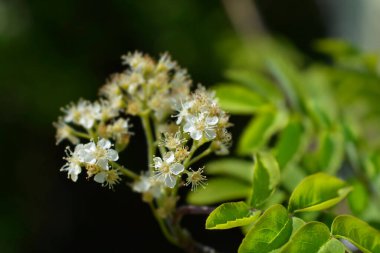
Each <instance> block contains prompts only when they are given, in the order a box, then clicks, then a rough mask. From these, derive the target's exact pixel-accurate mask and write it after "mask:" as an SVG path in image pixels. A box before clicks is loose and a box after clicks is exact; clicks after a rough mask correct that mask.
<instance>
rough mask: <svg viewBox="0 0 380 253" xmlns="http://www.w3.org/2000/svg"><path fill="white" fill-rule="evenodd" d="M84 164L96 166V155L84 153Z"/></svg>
mask: <svg viewBox="0 0 380 253" xmlns="http://www.w3.org/2000/svg"><path fill="white" fill-rule="evenodd" d="M83 162H85V163H89V164H95V163H96V157H95V156H94V153H84V154H83Z"/></svg>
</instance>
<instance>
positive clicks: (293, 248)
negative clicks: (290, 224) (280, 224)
mask: <svg viewBox="0 0 380 253" xmlns="http://www.w3.org/2000/svg"><path fill="white" fill-rule="evenodd" d="M344 251H345V248H344V246H343V244H342V243H341V242H339V241H338V240H336V239H332V240H331V239H330V230H329V228H328V227H327V226H326V225H325V224H323V223H321V222H310V223H307V224H305V225H303V226H302V227H301V228H300V229H299V230H298V231H297V232H296V233H295V234H294V235H293V236H292V238H291V239H290V240H289V242H288V243H287V244H286V245H285V246H284V247H283V248H282V249H281V250H280V252H281V253H295V252H297V253H344Z"/></svg>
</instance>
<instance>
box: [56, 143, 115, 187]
mask: <svg viewBox="0 0 380 253" xmlns="http://www.w3.org/2000/svg"><path fill="white" fill-rule="evenodd" d="M66 155H67V156H66V157H65V158H64V159H65V160H66V161H67V163H66V164H65V165H64V166H63V167H62V168H61V171H67V174H68V178H70V179H71V180H72V181H74V182H76V181H77V180H78V175H79V174H80V173H81V172H82V167H84V168H85V169H86V170H87V175H88V178H90V177H92V176H93V177H94V181H95V182H98V183H100V184H103V185H108V186H109V187H110V188H112V187H113V185H114V184H116V183H118V182H119V181H120V177H119V172H118V171H117V169H111V166H110V163H112V162H114V161H117V160H118V159H119V155H118V153H117V151H116V150H114V149H112V148H111V142H110V141H109V140H106V139H100V140H99V141H98V142H97V143H95V142H93V141H91V142H89V143H87V144H78V145H76V146H75V149H74V151H71V150H70V149H69V148H67V152H66Z"/></svg>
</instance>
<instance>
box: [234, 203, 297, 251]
mask: <svg viewBox="0 0 380 253" xmlns="http://www.w3.org/2000/svg"><path fill="white" fill-rule="evenodd" d="M291 233H292V220H291V219H290V218H289V214H288V212H287V211H286V209H285V207H283V206H281V205H274V206H272V207H270V208H269V209H268V210H266V211H265V212H264V214H263V215H262V216H261V217H260V218H259V219H258V220H257V221H256V223H255V224H254V225H253V227H252V228H251V230H250V231H249V232H248V234H247V235H246V236H245V238H244V240H243V241H242V243H241V244H240V247H239V250H238V252H239V253H251V252H255V253H267V252H271V251H273V250H275V249H278V248H280V247H281V246H282V245H284V244H285V243H286V242H287V241H288V240H289V238H290V235H291Z"/></svg>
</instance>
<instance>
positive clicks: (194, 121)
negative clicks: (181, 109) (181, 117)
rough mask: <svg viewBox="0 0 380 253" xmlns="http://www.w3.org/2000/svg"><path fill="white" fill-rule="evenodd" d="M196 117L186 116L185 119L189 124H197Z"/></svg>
mask: <svg viewBox="0 0 380 253" xmlns="http://www.w3.org/2000/svg"><path fill="white" fill-rule="evenodd" d="M197 120H198V119H197V117H195V116H194V115H188V116H187V117H186V121H187V122H190V123H193V124H194V123H196V122H197Z"/></svg>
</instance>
